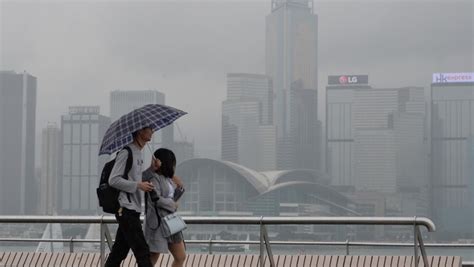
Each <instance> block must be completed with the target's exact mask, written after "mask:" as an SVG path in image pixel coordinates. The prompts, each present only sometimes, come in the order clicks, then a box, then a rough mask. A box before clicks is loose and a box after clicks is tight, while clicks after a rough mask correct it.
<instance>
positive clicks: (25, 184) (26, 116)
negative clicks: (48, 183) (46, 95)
mask: <svg viewBox="0 0 474 267" xmlns="http://www.w3.org/2000/svg"><path fill="white" fill-rule="evenodd" d="M35 113H36V77H33V76H31V75H30V74H28V73H26V72H23V73H16V72H13V71H1V72H0V170H1V171H0V214H2V215H7V214H8V215H15V214H30V213H32V212H34V211H35V210H36V203H37V201H36V192H37V190H36V181H35V174H34V168H35V121H36V116H35Z"/></svg>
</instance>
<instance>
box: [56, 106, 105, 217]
mask: <svg viewBox="0 0 474 267" xmlns="http://www.w3.org/2000/svg"><path fill="white" fill-rule="evenodd" d="M109 126H110V118H108V117H105V116H103V115H100V108H99V107H98V106H79V107H70V108H69V114H68V115H63V116H61V130H62V152H61V156H62V167H61V168H60V170H61V179H60V182H59V195H58V201H59V202H58V209H59V210H58V212H59V213H62V214H74V215H91V214H96V213H97V212H98V205H97V195H96V193H95V191H96V188H97V185H98V183H99V176H100V172H101V169H102V167H103V166H104V164H105V162H107V160H109V159H108V158H107V157H100V158H99V147H100V144H101V142H102V138H103V136H104V134H105V131H106V130H107V128H108V127H109Z"/></svg>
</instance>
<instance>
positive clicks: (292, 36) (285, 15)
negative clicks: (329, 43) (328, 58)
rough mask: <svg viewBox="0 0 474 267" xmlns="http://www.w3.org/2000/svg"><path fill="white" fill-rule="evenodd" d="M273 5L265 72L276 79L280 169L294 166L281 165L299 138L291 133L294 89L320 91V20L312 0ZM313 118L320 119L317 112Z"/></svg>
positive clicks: (274, 2)
mask: <svg viewBox="0 0 474 267" xmlns="http://www.w3.org/2000/svg"><path fill="white" fill-rule="evenodd" d="M271 6H272V11H271V14H270V15H268V16H267V18H266V74H267V75H268V76H269V77H271V78H272V79H273V88H274V93H275V104H274V107H273V114H274V115H273V116H274V124H275V126H276V129H277V142H278V144H277V162H278V163H279V166H278V168H280V169H281V168H291V167H293V168H294V167H295V166H286V165H285V166H281V164H280V163H285V164H286V163H288V161H289V159H288V156H289V155H288V149H292V148H293V149H295V142H296V141H295V138H296V139H297V137H293V136H291V135H292V129H294V128H295V126H294V125H292V123H294V122H292V118H294V115H293V114H292V107H291V104H292V103H294V100H292V97H294V94H293V93H292V92H291V91H292V87H293V85H294V84H295V83H297V84H299V86H298V87H299V88H303V89H312V90H317V84H318V74H317V73H318V70H317V28H318V26H317V25H318V19H317V16H316V15H315V14H313V2H312V0H272V3H271ZM314 118H315V119H316V120H317V117H316V114H315V115H314ZM315 134H316V133H315ZM315 138H318V137H315ZM295 153H296V154H298V153H301V152H295ZM290 161H291V162H295V159H290Z"/></svg>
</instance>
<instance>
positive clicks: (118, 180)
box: [109, 143, 153, 212]
mask: <svg viewBox="0 0 474 267" xmlns="http://www.w3.org/2000/svg"><path fill="white" fill-rule="evenodd" d="M128 146H129V147H130V149H131V150H132V156H133V164H132V168H131V169H130V171H129V172H128V177H123V173H124V172H125V165H126V163H127V157H128V152H127V150H125V149H124V150H121V151H120V152H119V153H118V154H117V157H116V159H115V164H114V167H113V168H112V172H111V173H110V177H109V185H110V186H112V187H114V188H117V189H118V190H120V194H119V199H118V201H119V203H120V206H121V207H124V208H127V209H129V210H134V211H136V212H141V211H142V205H141V203H142V201H141V194H142V193H141V191H140V190H139V189H138V182H141V181H142V175H145V176H149V175H152V173H153V171H152V170H150V169H148V170H146V171H144V172H142V169H143V157H142V151H141V150H140V148H139V147H138V146H136V145H135V144H133V143H131V144H129V145H128ZM124 178H125V179H124ZM127 193H129V194H128V196H130V200H129V198H128V196H127Z"/></svg>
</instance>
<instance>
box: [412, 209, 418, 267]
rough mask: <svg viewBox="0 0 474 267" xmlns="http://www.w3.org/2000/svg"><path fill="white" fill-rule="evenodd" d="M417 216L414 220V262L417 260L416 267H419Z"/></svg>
mask: <svg viewBox="0 0 474 267" xmlns="http://www.w3.org/2000/svg"><path fill="white" fill-rule="evenodd" d="M416 234H417V233H416V216H415V217H414V220H413V239H414V240H413V246H414V249H415V254H414V257H415V258H414V260H415V267H418V239H417V238H416Z"/></svg>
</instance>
